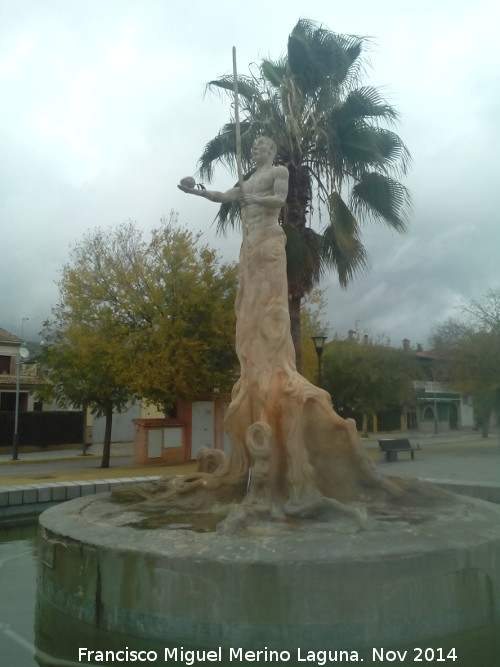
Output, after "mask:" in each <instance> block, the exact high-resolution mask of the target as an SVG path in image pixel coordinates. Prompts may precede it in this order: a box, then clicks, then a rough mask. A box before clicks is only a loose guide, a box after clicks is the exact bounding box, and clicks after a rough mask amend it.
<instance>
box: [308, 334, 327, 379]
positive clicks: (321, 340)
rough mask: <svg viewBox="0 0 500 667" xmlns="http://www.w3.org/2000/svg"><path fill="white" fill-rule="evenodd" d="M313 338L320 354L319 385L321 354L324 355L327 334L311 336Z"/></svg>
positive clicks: (317, 352)
mask: <svg viewBox="0 0 500 667" xmlns="http://www.w3.org/2000/svg"><path fill="white" fill-rule="evenodd" d="M311 340H312V342H313V343H314V349H315V350H316V354H317V355H318V385H321V356H322V355H323V347H324V345H325V340H326V336H311Z"/></svg>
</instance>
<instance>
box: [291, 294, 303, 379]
mask: <svg viewBox="0 0 500 667" xmlns="http://www.w3.org/2000/svg"><path fill="white" fill-rule="evenodd" d="M301 303H302V297H300V296H294V295H290V296H289V299H288V309H289V311H290V329H291V333H292V341H293V346H294V347H295V363H296V365H297V370H298V372H299V373H300V371H301V368H302V354H301V342H302V336H301V326H300V306H301Z"/></svg>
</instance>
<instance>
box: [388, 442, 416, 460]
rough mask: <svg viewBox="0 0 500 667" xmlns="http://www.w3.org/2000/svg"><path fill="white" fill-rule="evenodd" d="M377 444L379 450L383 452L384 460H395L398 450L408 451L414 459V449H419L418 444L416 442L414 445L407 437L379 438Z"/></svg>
mask: <svg viewBox="0 0 500 667" xmlns="http://www.w3.org/2000/svg"><path fill="white" fill-rule="evenodd" d="M378 446H379V448H380V451H381V452H384V454H385V460H386V461H397V460H398V452H410V454H411V458H412V459H415V450H417V449H420V445H419V444H417V446H416V447H413V445H412V444H411V443H410V441H409V440H407V439H403V438H401V439H395V440H379V441H378Z"/></svg>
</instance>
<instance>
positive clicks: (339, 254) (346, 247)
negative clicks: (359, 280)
mask: <svg viewBox="0 0 500 667" xmlns="http://www.w3.org/2000/svg"><path fill="white" fill-rule="evenodd" d="M328 211H329V215H330V224H329V225H328V227H326V229H325V230H324V232H323V236H322V245H321V252H322V255H323V262H324V263H325V265H326V266H327V267H328V268H329V269H334V270H335V271H336V272H337V273H338V277H339V282H340V284H341V285H342V287H345V286H346V285H347V283H348V282H349V281H350V280H352V278H354V276H356V275H357V274H358V273H360V272H362V271H364V270H365V269H366V268H367V255H366V250H365V248H364V246H363V244H362V243H361V241H360V238H359V235H360V230H359V225H358V221H357V220H356V218H355V217H354V215H353V214H352V212H351V211H350V209H349V207H348V206H347V204H346V203H345V202H344V200H343V199H342V197H341V196H340V195H339V194H338V193H337V192H333V193H331V195H330V197H329V199H328Z"/></svg>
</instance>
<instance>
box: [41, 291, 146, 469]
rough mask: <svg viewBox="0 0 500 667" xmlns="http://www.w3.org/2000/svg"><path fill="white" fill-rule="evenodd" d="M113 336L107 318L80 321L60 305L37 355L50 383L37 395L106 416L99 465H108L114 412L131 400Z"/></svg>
mask: <svg viewBox="0 0 500 667" xmlns="http://www.w3.org/2000/svg"><path fill="white" fill-rule="evenodd" d="M115 334H116V331H115V328H114V326H113V324H112V323H111V322H110V321H105V320H104V319H103V320H97V318H96V319H95V320H94V322H93V323H92V324H90V323H87V322H84V321H82V320H79V316H78V313H77V312H76V311H75V310H74V309H71V308H70V309H67V308H66V307H65V306H64V305H63V304H60V305H59V306H58V307H57V308H54V310H53V317H52V319H51V320H47V321H46V322H45V323H44V328H43V331H42V335H43V336H44V340H45V345H44V346H43V348H42V350H41V352H40V355H39V357H38V363H39V364H40V366H41V369H42V372H43V374H44V376H45V378H46V379H47V380H49V382H50V384H49V385H46V386H43V387H41V389H40V390H39V392H38V393H39V396H40V397H41V398H44V399H50V400H55V401H57V403H58V404H59V405H61V406H63V407H66V408H78V409H80V410H87V409H89V410H90V411H91V413H92V414H93V415H94V416H96V417H101V416H104V417H105V429H104V444H103V454H102V461H101V467H102V468H109V460H110V449H111V431H112V424H113V412H114V411H115V412H121V411H123V410H124V409H125V407H126V405H127V403H128V401H130V400H131V399H132V398H133V392H132V390H131V389H130V387H129V386H127V385H126V384H125V383H124V382H123V380H122V379H121V378H123V373H122V371H121V369H120V364H121V363H123V359H122V357H121V348H120V342H119V338H118V337H116V336H115Z"/></svg>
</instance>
